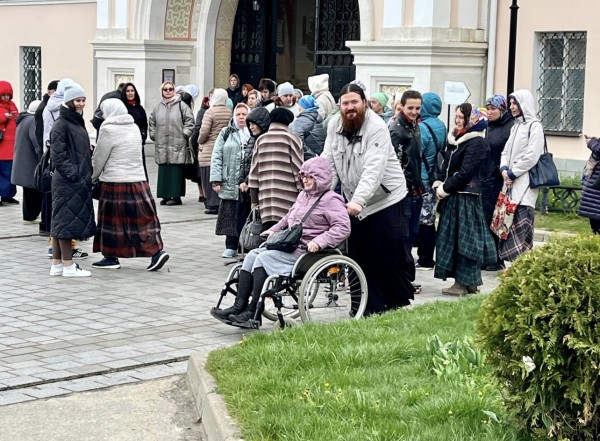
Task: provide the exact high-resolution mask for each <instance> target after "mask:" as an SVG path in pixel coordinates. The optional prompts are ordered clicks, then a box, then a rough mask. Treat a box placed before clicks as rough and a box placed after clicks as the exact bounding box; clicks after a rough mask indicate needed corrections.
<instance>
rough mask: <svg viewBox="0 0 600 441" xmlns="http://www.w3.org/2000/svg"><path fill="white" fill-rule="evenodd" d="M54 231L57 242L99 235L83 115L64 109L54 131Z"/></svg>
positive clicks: (88, 144)
mask: <svg viewBox="0 0 600 441" xmlns="http://www.w3.org/2000/svg"><path fill="white" fill-rule="evenodd" d="M50 160H51V161H52V165H53V167H54V175H53V176H52V231H51V235H52V236H53V237H56V238H57V239H78V240H82V239H87V238H89V237H92V236H93V235H94V233H95V232H96V222H95V220H94V205H93V203H92V155H91V152H90V138H89V136H88V133H87V132H86V130H85V123H84V121H83V118H82V116H81V115H80V114H79V113H77V112H74V111H72V110H70V109H68V108H66V107H64V106H62V107H61V108H60V116H59V118H58V119H57V120H56V122H55V123H54V125H53V126H52V131H51V132H50Z"/></svg>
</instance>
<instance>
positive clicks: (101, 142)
mask: <svg viewBox="0 0 600 441" xmlns="http://www.w3.org/2000/svg"><path fill="white" fill-rule="evenodd" d="M92 167H93V168H94V172H93V174H92V180H96V179H98V178H100V180H101V181H102V182H142V181H145V180H146V175H145V173H144V165H143V162H142V135H141V134H140V129H138V126H136V125H135V123H134V122H133V117H132V116H131V115H129V114H127V115H118V116H110V117H108V118H106V119H105V120H104V122H103V123H102V126H100V132H99V134H98V144H97V145H96V148H95V149H94V156H93V157H92Z"/></svg>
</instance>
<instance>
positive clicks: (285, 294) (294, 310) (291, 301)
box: [263, 279, 300, 322]
mask: <svg viewBox="0 0 600 441" xmlns="http://www.w3.org/2000/svg"><path fill="white" fill-rule="evenodd" d="M275 282H276V280H275V279H271V280H269V282H268V284H267V286H265V287H263V292H265V291H266V290H268V289H272V288H273V287H274V286H275ZM290 290H291V288H285V290H284V291H280V292H279V294H280V295H281V301H282V302H283V308H281V313H282V314H283V316H284V317H286V318H287V317H289V318H291V319H295V318H298V317H299V316H300V311H298V303H297V302H296V300H295V298H294V297H293V296H292V293H291V292H290ZM263 317H264V318H266V319H268V320H271V321H275V322H277V308H276V307H275V304H274V303H273V299H272V298H270V297H266V298H265V309H264V311H263Z"/></svg>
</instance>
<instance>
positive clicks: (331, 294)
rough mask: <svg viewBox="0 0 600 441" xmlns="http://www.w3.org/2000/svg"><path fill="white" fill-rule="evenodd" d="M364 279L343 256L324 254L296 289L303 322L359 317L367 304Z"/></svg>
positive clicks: (348, 259) (357, 269)
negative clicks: (297, 289) (325, 255)
mask: <svg viewBox="0 0 600 441" xmlns="http://www.w3.org/2000/svg"><path fill="white" fill-rule="evenodd" d="M367 296H368V289H367V279H366V277H365V274H364V273H363V271H362V269H360V267H359V266H358V264H357V263H356V262H355V261H354V260H352V259H350V258H349V257H346V256H327V257H324V258H323V259H321V260H319V261H317V262H315V263H314V264H313V266H311V267H310V269H309V270H308V271H307V272H306V275H305V276H304V278H303V279H302V284H301V285H300V288H299V294H298V307H299V310H300V317H301V318H302V321H303V322H310V321H314V322H334V321H337V320H344V319H354V320H357V319H359V318H361V317H362V315H363V313H364V311H365V307H366V306H367Z"/></svg>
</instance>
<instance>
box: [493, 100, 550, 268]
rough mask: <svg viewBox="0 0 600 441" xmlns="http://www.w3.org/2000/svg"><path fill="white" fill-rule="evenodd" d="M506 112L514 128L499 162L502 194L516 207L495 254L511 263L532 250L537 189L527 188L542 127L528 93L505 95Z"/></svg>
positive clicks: (542, 140)
mask: <svg viewBox="0 0 600 441" xmlns="http://www.w3.org/2000/svg"><path fill="white" fill-rule="evenodd" d="M508 101H509V103H510V105H509V106H510V112H511V114H512V116H513V118H514V119H515V124H514V125H513V126H512V128H511V130H510V137H509V138H508V141H506V145H505V146H504V150H502V156H501V159H500V172H501V173H502V177H503V178H504V187H503V191H506V190H510V199H511V200H512V201H515V202H517V203H518V204H519V206H518V208H517V211H516V212H515V217H514V219H513V224H512V225H511V227H510V229H509V230H508V237H507V238H506V240H502V239H501V240H500V244H499V254H500V258H501V259H503V260H508V261H511V262H512V261H513V260H515V259H516V258H517V257H518V256H519V255H521V254H522V253H524V252H525V251H528V250H530V249H532V248H533V221H534V209H535V202H536V200H537V196H538V189H537V188H531V187H530V186H529V170H531V169H532V168H533V167H534V166H535V165H536V164H537V163H538V161H539V160H540V156H541V155H542V153H543V151H544V143H545V138H544V127H543V126H542V123H541V122H540V120H539V119H537V118H536V116H535V100H534V98H533V95H532V94H531V92H530V91H529V90H525V89H521V90H517V91H516V92H513V93H511V94H510V95H509V97H508Z"/></svg>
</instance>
